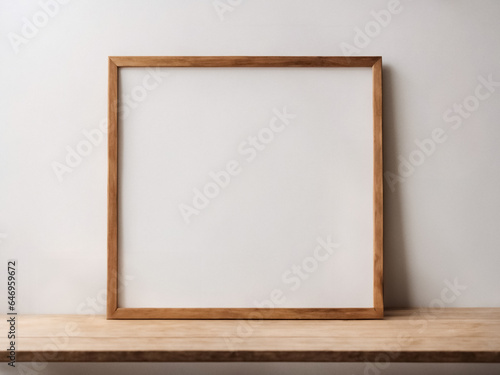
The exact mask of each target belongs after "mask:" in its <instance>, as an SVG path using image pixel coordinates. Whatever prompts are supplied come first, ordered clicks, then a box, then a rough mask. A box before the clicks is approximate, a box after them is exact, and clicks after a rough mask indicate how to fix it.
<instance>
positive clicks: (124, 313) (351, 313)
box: [107, 56, 384, 319]
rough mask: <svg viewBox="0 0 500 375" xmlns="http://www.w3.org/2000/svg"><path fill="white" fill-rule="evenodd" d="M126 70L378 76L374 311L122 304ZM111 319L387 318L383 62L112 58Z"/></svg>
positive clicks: (283, 58)
mask: <svg viewBox="0 0 500 375" xmlns="http://www.w3.org/2000/svg"><path fill="white" fill-rule="evenodd" d="M122 67H279V68H281V67H282V68H286V67H324V68H327V67H328V68H332V67H343V68H346V67H347V68H349V67H368V68H371V69H372V76H373V308H273V309H266V308H122V307H119V304H118V285H119V283H118V256H119V244H118V228H119V227H118V210H119V207H118V184H119V176H118V163H119V160H118V147H119V144H118V131H119V129H118V83H119V82H118V77H119V75H118V70H119V68H122ZM108 84H109V86H108V90H109V91H108V94H109V99H108V142H109V144H108V152H109V154H108V158H109V159H108V168H109V170H108V280H107V318H108V319H256V318H259V317H260V318H264V319H381V318H383V315H384V307H383V169H382V163H383V159H382V58H381V57H293V56H290V57H288V56H249V57H247V56H215V57H206V56H196V57H194V56H191V57H186V56H183V57H178V56H177V57H174V56H169V57H146V56H141V57H109V83H108Z"/></svg>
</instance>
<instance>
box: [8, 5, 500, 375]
mask: <svg viewBox="0 0 500 375" xmlns="http://www.w3.org/2000/svg"><path fill="white" fill-rule="evenodd" d="M222 2H223V3H226V0H222ZM47 3H50V1H47ZM61 3H63V1H62V0H61ZM234 3H238V2H237V1H235V0H233V4H234ZM393 4H394V3H393V2H391V1H385V0H380V1H357V2H353V1H326V0H310V1H290V0H273V1H265V0H254V1H246V2H245V1H243V2H241V4H239V5H234V6H231V9H232V10H231V11H228V12H226V13H224V14H222V16H221V17H222V19H221V17H219V15H218V13H217V11H216V10H215V8H214V5H213V2H212V1H204V2H202V1H193V0H175V1H168V2H167V1H153V0H149V1H148V0H146V1H131V0H128V1H123V0H122V1H117V0H115V1H97V0H94V1H75V0H73V1H69V2H67V4H64V5H59V9H55V8H54V7H51V8H50V9H48V12H50V13H52V17H47V18H48V19H47V20H45V19H44V16H43V14H41V13H39V12H40V11H42V8H41V6H40V5H39V4H38V2H37V1H23V2H19V1H17V0H4V1H2V2H1V4H0V35H1V38H0V61H1V67H2V69H0V82H1V90H0V124H1V126H0V161H1V163H0V176H1V181H2V184H1V187H2V190H1V193H2V194H1V195H0V212H1V216H0V241H1V242H0V246H1V249H2V250H1V255H0V262H1V264H4V265H5V263H6V260H7V259H9V258H16V259H18V261H19V264H20V265H19V275H18V276H19V281H20V291H19V310H20V312H21V313H25V314H40V313H67V314H71V313H104V299H105V294H104V288H105V280H106V264H105V259H106V162H107V154H106V140H105V138H104V137H103V139H102V140H101V141H99V139H97V142H96V145H95V146H94V147H93V148H92V150H91V151H90V152H89V153H88V155H86V156H84V157H82V158H81V161H78V160H76V161H75V160H73V162H75V164H74V165H73V167H71V172H70V173H69V172H68V173H64V174H63V175H62V180H61V181H60V179H58V176H57V175H56V173H55V172H54V170H53V163H54V162H57V163H61V164H66V161H65V158H66V157H67V154H68V151H67V149H68V148H71V149H76V148H77V146H78V145H79V144H80V143H81V142H82V141H83V140H85V139H86V138H85V136H84V135H83V132H84V131H87V132H89V131H92V130H94V129H99V126H100V124H101V122H102V120H103V119H105V118H106V100H107V56H109V55H314V56H316V55H342V54H344V51H345V49H346V47H345V46H346V45H345V44H344V45H343V44H342V43H348V44H349V45H351V46H352V47H353V49H354V48H355V49H356V51H355V52H356V53H355V54H357V55H382V56H383V59H384V100H385V102H384V111H385V112H384V142H385V146H384V153H385V156H384V157H385V171H386V172H390V173H394V175H391V176H388V177H391V179H392V180H391V183H390V184H389V183H386V186H385V188H386V190H385V238H386V240H385V302H386V305H387V306H429V305H440V304H441V305H446V306H454V307H457V306H497V307H498V306H500V296H499V294H498V285H499V283H500V273H499V272H498V266H499V264H500V251H499V250H500V231H499V230H498V229H499V225H500V195H499V194H498V192H499V191H500V172H499V170H498V167H497V166H498V163H499V162H500V148H499V147H498V144H499V142H500V128H499V127H498V123H499V118H500V86H499V84H494V85H490V86H488V87H484V84H483V83H482V82H483V81H484V80H488V77H490V79H492V80H493V81H495V82H500V64H499V63H500V49H499V48H498V35H500V23H499V22H498V17H499V16H500V3H499V2H497V1H493V0H491V1H475V2H468V1H432V0H426V1H410V0H401V2H400V5H399V7H396V9H393V8H392V5H393ZM388 7H390V8H391V9H392V10H395V13H393V15H392V17H391V20H390V21H384V20H382V22H383V23H384V26H378V29H377V24H375V23H374V20H375V18H376V16H375V15H374V14H373V13H372V11H375V12H379V11H381V10H382V9H387V8H388ZM44 12H47V11H44ZM33 17H35V20H33ZM26 19H27V20H31V21H34V22H35V23H37V24H39V25H42V24H44V23H45V21H47V22H46V24H45V25H44V26H43V27H42V26H41V27H36V28H35V29H33V28H29V27H26V26H23V25H26ZM357 28H360V29H365V28H368V32H371V33H372V35H373V37H371V38H368V39H364V40H361V39H363V38H360V37H359V32H358V31H357V30H358V29H357ZM23 29H24V30H23ZM23 31H24V33H25V34H24V36H23ZM10 33H15V34H16V35H17V36H16V35H13V34H10ZM35 33H36V35H35ZM356 36H357V37H356ZM12 38H14V39H16V38H17V39H16V40H17V42H18V43H21V44H20V45H18V51H15V48H14V47H13V44H14V45H15V44H16V43H15V42H14V43H11V41H10V40H9V39H12ZM20 38H25V39H24V40H22V39H20ZM20 40H22V42H20ZM361 42H363V43H361ZM342 46H344V48H342ZM351 50H352V49H351ZM165 84H168V81H167V78H165ZM480 85H481V86H483V87H482V88H478V87H479V86H480ZM474 96H476V98H474ZM477 97H479V99H477ZM464 100H465V103H464V105H465V108H468V109H460V108H459V107H455V108H456V110H457V111H459V114H458V115H457V114H456V113H453V111H454V106H458V105H462V104H461V103H463V102H464ZM443 117H446V118H447V119H448V121H447V120H446V119H444V118H443ZM439 129H442V131H441V130H439ZM440 132H441V133H442V134H441V133H440ZM94 133H95V132H94ZM433 135H434V138H435V140H437V141H440V142H441V143H436V142H435V141H432V142H431V141H426V142H425V144H426V145H427V147H429V150H430V152H429V155H424V154H422V153H419V152H415V150H418V147H417V145H416V143H415V142H416V141H418V140H420V141H423V140H424V139H430V138H432V136H433ZM422 155H424V156H423V157H422ZM419 157H420V158H419ZM400 158H402V159H404V160H406V161H405V162H403V164H404V165H403V164H401V163H400ZM410 158H412V160H413V162H414V163H417V164H418V163H419V164H420V165H418V166H416V167H413V166H409V165H408V164H407V163H409V162H408V160H409V159H410ZM400 164H401V166H400ZM399 166H400V167H401V168H400V169H401V172H402V174H401V175H399V176H398V177H397V178H398V180H394V178H396V176H395V175H397V173H398V167H399ZM394 181H396V182H394ZM1 270H2V271H1V272H2V275H3V276H2V278H3V279H5V277H4V276H5V267H3V266H2V267H1ZM130 282H133V281H132V280H131V281H130ZM449 282H452V283H453V282H457V283H458V284H460V285H463V286H465V287H466V289H462V288H458V289H457V290H456V293H455V294H456V295H455V296H452V297H453V298H452V297H450V295H449V294H446V293H444V295H445V296H447V297H450V298H444V299H442V297H441V296H442V295H443V294H442V293H443V291H444V290H445V288H447V283H449ZM454 297H456V298H454ZM5 309H6V303H5V299H4V298H2V299H1V302H0V311H5ZM60 366H64V365H60ZM60 366H59V367H57V366H55V367H50V366H49V368H52V372H50V373H55V372H57V371H59V370H58V369H60V368H61V367H60ZM96 366H99V365H96ZM232 366H236V365H232ZM282 366H285V368H288V367H286V365H282ZM331 366H334V365H331ZM99 368H100V367H95V368H94V369H95V371H98V369H99ZM141 368H144V367H141ZM157 368H158V367H151V368H150V369H151V371H156V370H155V369H157ZM164 368H169V367H168V366H167V367H164ZM301 368H302V367H300V368H299V367H297V365H289V369H290V370H294V369H295V370H296V371H299V372H300V371H301V370H300V369H301ZM322 368H323V367H322ZM326 368H327V367H325V370H324V371H325V372H326V371H327V370H326ZM332 368H334V367H328V371H331V370H332ZM432 368H435V369H436V370H435V371H438V368H439V367H432ZM478 368H482V369H483V370H484V371H486V369H487V368H489V369H491V367H484V366H483V367H478ZM339 369H340V370H341V371H346V373H351V372H354V371H356V372H360V373H361V372H362V370H361V368H360V367H359V366H358V367H349V366H348V367H342V369H341V368H340V367H339ZM102 371H109V369H108V370H105V369H104V367H102ZM269 371H270V370H269ZM317 371H320V370H319V369H317ZM321 371H323V370H321ZM349 371H350V372H349ZM439 371H443V370H442V368H440V370H439ZM107 373H109V372H107Z"/></svg>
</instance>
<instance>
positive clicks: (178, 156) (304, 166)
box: [118, 68, 373, 308]
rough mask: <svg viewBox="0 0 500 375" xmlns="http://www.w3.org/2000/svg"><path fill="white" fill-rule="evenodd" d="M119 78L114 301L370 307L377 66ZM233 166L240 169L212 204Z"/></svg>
mask: <svg viewBox="0 0 500 375" xmlns="http://www.w3.org/2000/svg"><path fill="white" fill-rule="evenodd" d="M159 77H160V78H159ZM119 82H120V84H119V98H120V99H121V100H120V103H119V105H120V114H121V115H120V116H119V117H120V118H119V256H118V258H119V275H120V279H122V280H131V281H128V282H127V283H126V285H121V286H120V288H119V307H157V308H162V307H186V308H195V307H228V308H229V307H258V306H268V305H265V303H268V304H269V302H270V301H271V302H272V303H273V304H274V306H275V307H281V308H286V307H318V308H328V307H330V308H335V307H358V308H361V307H373V129H372V126H373V112H372V108H373V106H372V73H371V68H151V69H149V68H120V70H119ZM276 112H278V113H282V112H285V113H288V117H289V118H288V119H287V120H285V121H283V120H279V119H278V120H276V119H274V120H273V118H275V117H276ZM292 115H293V116H294V117H293V118H292ZM271 122H273V128H274V129H275V130H280V131H273V130H271V131H270V130H263V129H264V128H268V129H270V123H271ZM286 122H288V123H286ZM259 134H260V136H261V138H260V139H259V138H258V136H259ZM253 136H257V139H258V144H255V143H254V144H252V143H250V142H251V139H249V138H248V137H253ZM263 140H265V142H267V144H265V143H264V142H263ZM251 149H253V150H254V151H251ZM251 156H255V157H254V158H253V159H251ZM228 163H232V164H231V165H232V166H233V167H234V166H236V165H237V166H238V171H239V174H238V175H235V176H230V180H229V182H227V181H225V183H226V186H225V187H220V188H219V192H218V195H216V196H215V192H216V191H217V189H216V188H214V185H210V184H211V183H213V182H214V181H213V178H212V177H211V174H212V175H213V174H217V173H219V172H220V171H223V170H225V168H226V166H227V164H228ZM207 185H208V186H209V188H208V191H209V192H211V193H212V195H213V196H214V197H213V198H211V199H209V200H208V201H209V203H208V204H207V205H206V207H204V208H202V209H199V210H198V212H197V214H193V215H191V216H189V218H187V221H188V222H186V217H185V215H184V216H183V214H182V213H181V210H180V207H187V206H191V207H194V205H193V198H194V196H195V193H194V189H197V190H198V191H203V189H204V188H205V187H207ZM198 203H199V202H198ZM202 203H203V202H202ZM204 203H205V204H206V201H205V202H204ZM182 205H184V206H182ZM198 207H201V206H200V205H198ZM193 212H194V211H193ZM318 239H321V240H322V241H324V242H327V241H330V243H335V247H333V246H331V247H330V248H329V249H330V250H332V248H333V249H334V250H333V251H331V252H330V253H328V252H327V251H326V250H325V249H323V248H321V247H318V246H319V242H318ZM327 255H328V256H327ZM263 304H264V305H263Z"/></svg>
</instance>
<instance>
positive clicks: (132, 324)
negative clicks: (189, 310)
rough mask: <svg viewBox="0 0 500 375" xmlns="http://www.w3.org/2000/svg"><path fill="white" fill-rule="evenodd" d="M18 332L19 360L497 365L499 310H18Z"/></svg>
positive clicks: (2, 327)
mask: <svg viewBox="0 0 500 375" xmlns="http://www.w3.org/2000/svg"><path fill="white" fill-rule="evenodd" d="M7 327H8V326H7V321H6V316H3V317H2V319H1V323H0V330H1V331H2V332H7ZM17 331H18V333H19V336H18V337H17V340H16V346H17V347H16V349H17V361H18V362H27V361H33V360H35V361H37V362H41V361H49V362H50V361H54V362H86V361H94V362H112V361H118V362H132V361H151V362H167V361H175V362H182V361H214V362H222V361H262V362H263V361H273V362H278V361H288V362H290V361H300V362H320V361H326V362H361V361H363V362H364V361H383V360H384V358H385V359H390V360H391V361H392V362H497V363H499V362H500V352H499V350H500V308H496V309H494V308H478V309H472V308H468V309H437V310H436V309H433V310H429V309H404V310H387V311H386V317H385V318H384V319H383V320H263V321H243V320H163V321H162V320H128V321H126V320H106V318H105V317H104V316H102V315H98V316H90V315H37V316H29V315H26V316H23V315H19V316H18V326H17ZM0 345H1V346H2V347H3V348H7V347H8V346H7V338H6V335H2V336H1V338H0ZM1 358H2V361H6V360H7V357H6V356H1Z"/></svg>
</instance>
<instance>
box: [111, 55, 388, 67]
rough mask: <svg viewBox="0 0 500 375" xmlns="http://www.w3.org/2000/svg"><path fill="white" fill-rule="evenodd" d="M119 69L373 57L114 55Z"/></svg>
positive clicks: (369, 61)
mask: <svg viewBox="0 0 500 375" xmlns="http://www.w3.org/2000/svg"><path fill="white" fill-rule="evenodd" d="M110 60H112V61H113V62H114V63H115V64H116V65H117V66H119V67H233V68H234V67H268V68H269V67H337V68H338V67H345V68H349V67H366V68H369V67H372V66H373V64H375V63H376V62H377V61H378V60H379V57H373V56H356V57H344V56H111V57H110Z"/></svg>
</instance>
